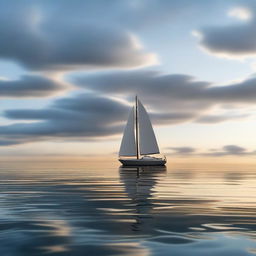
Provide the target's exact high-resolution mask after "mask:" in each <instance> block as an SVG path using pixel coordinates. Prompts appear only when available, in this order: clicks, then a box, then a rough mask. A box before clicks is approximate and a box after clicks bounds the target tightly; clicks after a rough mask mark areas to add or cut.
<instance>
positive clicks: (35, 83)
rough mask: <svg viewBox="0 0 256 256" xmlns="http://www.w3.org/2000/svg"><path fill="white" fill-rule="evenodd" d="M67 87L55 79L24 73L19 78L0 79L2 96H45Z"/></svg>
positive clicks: (0, 93) (0, 94)
mask: <svg viewBox="0 0 256 256" xmlns="http://www.w3.org/2000/svg"><path fill="white" fill-rule="evenodd" d="M64 88H65V86H64V85H62V84H60V83H59V82H56V81H54V80H51V79H48V78H46V77H43V76H39V75H24V76H22V77H21V78H20V79H19V80H0V98H1V97H17V98H24V97H45V96H49V95H52V94H53V93H56V92H58V91H60V90H63V89H64Z"/></svg>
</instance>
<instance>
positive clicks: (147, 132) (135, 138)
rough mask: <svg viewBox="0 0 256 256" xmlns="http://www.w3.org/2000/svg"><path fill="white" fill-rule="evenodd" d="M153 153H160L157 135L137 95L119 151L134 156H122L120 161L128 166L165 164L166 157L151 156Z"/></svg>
mask: <svg viewBox="0 0 256 256" xmlns="http://www.w3.org/2000/svg"><path fill="white" fill-rule="evenodd" d="M152 154H159V148H158V145H157V141H156V137H155V134H154V131H153V128H152V125H151V122H150V119H149V116H148V114H147V111H146V110H145V108H144V106H143V105H142V104H141V102H140V101H139V100H138V98H137V96H136V100H135V108H134V107H133V108H132V110H131V113H130V115H129V118H128V121H127V125H126V127H125V130H124V135H123V139H122V143H121V147H120V151H119V156H121V157H133V158H120V159H119V161H120V162H121V163H122V164H123V165H126V166H141V165H143V166H161V165H165V163H166V158H165V157H164V158H160V157H152V156H149V155H152ZM140 156H143V157H140ZM134 157H136V158H134Z"/></svg>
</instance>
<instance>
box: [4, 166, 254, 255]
mask: <svg viewBox="0 0 256 256" xmlns="http://www.w3.org/2000/svg"><path fill="white" fill-rule="evenodd" d="M0 205H1V208H0V252H1V255H3V256H5V255H8V256H12V255H26V256H30V255H100V256H104V255H175V256H176V255H182V256H184V255H192V256H193V255H195V256H201V255H202V256H206V255H207V256H211V255H218V256H222V255H227V256H238V255H239V256H240V255H256V240H255V239H256V232H255V231H256V208H255V206H256V166H249V165H247V166H246V165H245V166H243V165H240V166H232V165H223V166H222V165H218V166H214V165H209V166H207V165H203V166H202V165H199V164H198V165H188V164H187V165H186V164H183V165H173V166H172V165H170V166H169V167H166V168H163V167H160V168H156V167H154V168H122V167H118V166H111V165H106V166H105V165H104V164H98V165H97V164H96V165H93V166H92V165H89V164H86V163H85V164H83V165H81V166H79V167H72V166H71V167H70V166H67V167H65V165H64V167H63V166H62V167H58V166H52V167H51V165H50V164H48V166H43V165H37V164H35V165H28V166H26V165H23V166H18V167H17V166H16V167H14V166H11V165H8V164H6V165H3V166H2V167H0Z"/></svg>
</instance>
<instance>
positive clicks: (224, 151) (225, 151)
mask: <svg viewBox="0 0 256 256" xmlns="http://www.w3.org/2000/svg"><path fill="white" fill-rule="evenodd" d="M211 151H212V152H208V153H204V154H202V155H205V156H249V155H256V151H248V150H247V149H246V148H243V147H240V146H238V145H226V146H223V147H222V148H221V149H212V150H211Z"/></svg>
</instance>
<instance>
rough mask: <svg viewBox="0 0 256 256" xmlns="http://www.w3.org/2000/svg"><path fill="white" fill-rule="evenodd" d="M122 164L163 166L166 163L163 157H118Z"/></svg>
mask: <svg viewBox="0 0 256 256" xmlns="http://www.w3.org/2000/svg"><path fill="white" fill-rule="evenodd" d="M119 161H120V162H121V163H122V165H123V166H163V165H165V164H166V160H165V159H152V160H148V159H147V160H145V159H119Z"/></svg>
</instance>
